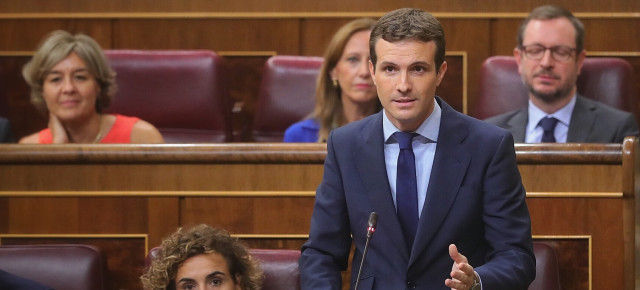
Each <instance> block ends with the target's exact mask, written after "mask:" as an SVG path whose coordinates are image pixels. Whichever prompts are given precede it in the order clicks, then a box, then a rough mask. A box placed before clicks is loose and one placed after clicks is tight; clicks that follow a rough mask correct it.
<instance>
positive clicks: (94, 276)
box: [0, 245, 108, 290]
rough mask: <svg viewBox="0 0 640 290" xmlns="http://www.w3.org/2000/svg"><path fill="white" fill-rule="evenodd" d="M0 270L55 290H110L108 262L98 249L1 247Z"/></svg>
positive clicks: (73, 246) (55, 246)
mask: <svg viewBox="0 0 640 290" xmlns="http://www.w3.org/2000/svg"><path fill="white" fill-rule="evenodd" d="M0 269H2V270H4V271H6V272H9V273H11V274H14V275H17V276H20V277H23V278H26V279H29V280H33V281H35V282H38V283H40V284H43V285H46V286H49V287H52V288H54V289H65V290H100V289H107V287H106V285H107V282H108V281H107V278H106V272H107V266H106V260H105V259H104V258H103V256H102V253H101V251H100V249H98V248H96V247H94V246H88V245H20V246H1V247H0Z"/></svg>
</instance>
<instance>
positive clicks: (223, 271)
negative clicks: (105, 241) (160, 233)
mask: <svg viewBox="0 0 640 290" xmlns="http://www.w3.org/2000/svg"><path fill="white" fill-rule="evenodd" d="M140 279H141V280H142V285H143V287H144V289H158V290H160V289H214V288H215V289H221V290H231V289H233V290H257V289H260V288H261V286H262V270H261V269H260V266H259V263H258V261H257V260H255V259H254V258H253V257H251V255H250V254H249V250H248V249H247V248H246V247H245V246H244V245H243V244H242V243H240V242H239V241H238V240H237V239H236V238H233V237H231V236H230V235H229V233H228V232H226V231H225V230H221V229H216V228H212V227H210V226H208V225H204V224H203V225H198V226H196V227H193V228H191V229H188V230H183V229H178V231H177V232H175V233H173V234H172V235H171V236H169V237H167V238H166V239H164V240H163V241H162V248H161V249H160V252H159V254H158V256H157V257H154V258H153V260H152V261H151V266H150V267H149V269H148V270H147V272H146V273H144V275H142V277H140Z"/></svg>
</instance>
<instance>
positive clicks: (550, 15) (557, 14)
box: [516, 5, 584, 53]
mask: <svg viewBox="0 0 640 290" xmlns="http://www.w3.org/2000/svg"><path fill="white" fill-rule="evenodd" d="M557 18H566V19H567V20H569V21H570V22H571V24H572V25H573V28H574V29H575V31H576V51H577V52H578V53H580V52H582V51H583V50H584V25H583V24H582V22H581V21H580V19H578V18H576V17H575V16H573V14H572V13H571V11H569V10H567V9H565V8H562V7H560V6H555V5H544V6H540V7H537V8H536V9H533V11H531V13H529V16H527V18H525V19H524V20H522V23H520V27H519V28H518V36H517V39H516V41H517V43H518V48H520V47H522V43H523V42H524V31H525V29H527V25H529V22H530V21H531V20H533V19H535V20H552V19H557Z"/></svg>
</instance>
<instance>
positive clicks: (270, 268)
mask: <svg viewBox="0 0 640 290" xmlns="http://www.w3.org/2000/svg"><path fill="white" fill-rule="evenodd" d="M251 255H253V257H255V258H256V259H258V260H260V265H261V266H262V270H263V271H264V276H265V279H264V283H263V284H262V289H263V290H280V289H287V290H299V289H300V269H299V266H298V259H300V251H297V250H263V249H251Z"/></svg>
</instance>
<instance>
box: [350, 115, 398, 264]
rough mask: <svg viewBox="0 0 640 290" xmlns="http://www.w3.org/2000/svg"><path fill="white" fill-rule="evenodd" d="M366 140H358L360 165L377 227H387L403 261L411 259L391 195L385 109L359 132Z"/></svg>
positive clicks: (359, 170) (360, 174)
mask: <svg viewBox="0 0 640 290" xmlns="http://www.w3.org/2000/svg"><path fill="white" fill-rule="evenodd" d="M360 134H361V135H360V138H361V139H362V140H363V142H359V144H360V145H359V146H360V148H358V150H356V152H357V153H356V154H358V158H356V160H358V161H359V162H358V163H357V168H358V174H359V176H361V178H362V180H363V182H364V183H365V186H366V188H367V192H368V196H369V200H370V201H371V204H372V205H373V210H375V211H377V212H378V216H379V217H380V218H379V219H378V228H379V229H381V228H384V231H386V233H387V234H385V238H388V239H390V240H391V243H392V244H393V245H394V246H395V248H396V249H397V250H398V251H399V253H400V255H401V256H402V258H403V260H404V261H408V260H409V250H408V249H407V248H406V246H405V245H406V243H405V241H404V236H403V235H402V230H401V227H400V221H399V220H398V216H397V215H396V208H395V206H394V203H393V198H392V196H391V188H390V186H389V178H388V177H387V168H386V165H385V161H384V134H383V131H382V112H380V113H378V114H377V115H376V117H375V118H374V119H373V120H372V121H371V122H369V123H368V124H366V125H365V126H364V128H363V130H362V131H361V133H360Z"/></svg>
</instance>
